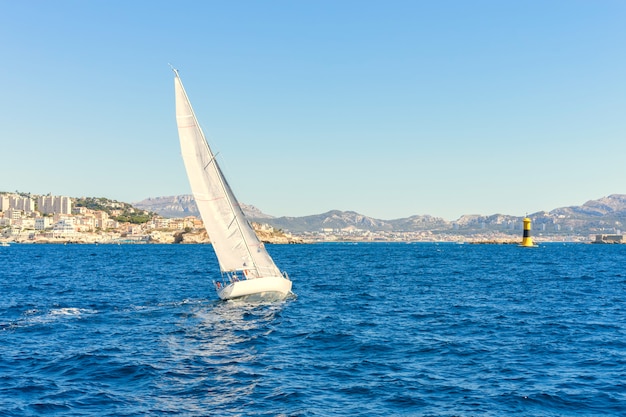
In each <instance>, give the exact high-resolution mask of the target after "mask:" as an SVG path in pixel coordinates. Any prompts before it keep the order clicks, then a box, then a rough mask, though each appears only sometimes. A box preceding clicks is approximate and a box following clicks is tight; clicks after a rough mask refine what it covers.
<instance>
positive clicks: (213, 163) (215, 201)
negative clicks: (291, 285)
mask: <svg viewBox="0 0 626 417" xmlns="http://www.w3.org/2000/svg"><path fill="white" fill-rule="evenodd" d="M174 73H175V74H176V77H175V78H174V86H175V92H176V122H177V124H178V134H179V138H180V146H181V152H182V156H183V161H184V162H185V168H186V170H187V176H188V177H189V183H190V184H191V191H192V192H193V195H194V198H195V200H196V204H197V205H198V210H199V211H200V216H201V217H202V222H203V223H204V227H205V228H206V230H207V233H208V235H209V238H210V239H211V243H212V244H213V249H214V250H215V254H216V255H217V259H218V261H219V264H220V269H221V271H222V272H233V271H244V273H245V276H246V277H247V278H248V279H253V278H260V277H264V276H281V273H280V270H279V269H278V267H276V265H275V264H274V261H273V260H272V258H271V257H270V256H269V254H268V253H267V251H266V250H265V247H264V246H263V243H262V242H261V241H260V240H259V238H258V237H257V235H256V233H255V232H254V230H253V229H252V226H250V223H248V221H247V219H246V218H245V216H244V214H243V211H242V210H241V206H240V205H239V203H238V202H237V199H236V198H235V196H234V194H233V192H232V190H231V189H230V186H229V185H228V182H226V179H225V178H224V176H223V175H222V171H221V169H220V167H219V165H218V164H217V160H216V159H215V155H214V154H213V152H212V151H211V148H210V147H209V144H208V143H207V141H206V138H205V136H204V133H203V132H202V129H201V128H200V125H199V124H198V120H197V119H196V115H195V114H194V111H193V109H192V107H191V103H190V102H189V98H188V97H187V93H186V92H185V88H184V87H183V83H182V81H181V80H180V77H179V75H178V71H176V70H174Z"/></svg>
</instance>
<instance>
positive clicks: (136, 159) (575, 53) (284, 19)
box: [0, 0, 626, 220]
mask: <svg viewBox="0 0 626 417" xmlns="http://www.w3.org/2000/svg"><path fill="white" fill-rule="evenodd" d="M0 10H1V13H0V39H1V42H0V60H1V61H0V62H2V65H1V67H0V92H1V94H0V191H20V192H31V193H33V194H47V193H51V194H53V195H64V196H71V197H81V196H91V197H107V198H110V199H114V200H119V201H124V202H129V203H132V202H137V201H141V200H143V199H145V198H149V197H159V196H172V195H181V194H189V193H190V187H189V184H188V181H187V177H186V173H185V169H184V165H183V162H182V159H181V155H180V149H179V142H178V133H177V129H176V120H175V116H174V82H173V78H174V75H173V72H172V71H171V69H170V67H169V65H168V64H171V65H173V66H174V67H175V68H177V69H178V70H179V72H180V76H181V78H182V80H183V83H184V84H185V88H186V89H187V93H188V95H189V98H190V100H191V102H192V105H193V106H194V110H195V112H196V115H197V117H198V119H199V121H200V123H201V125H202V127H203V129H204V132H205V134H206V136H207V137H208V140H209V141H210V143H211V147H212V149H213V150H214V151H215V152H216V153H218V160H219V162H220V164H221V165H222V168H223V171H224V172H225V175H226V177H227V179H228V181H229V183H230V185H231V187H232V188H233V190H234V192H235V194H236V196H237V197H238V199H239V200H240V201H241V202H242V203H246V204H251V205H254V206H256V207H257V208H259V209H260V210H262V211H263V212H264V213H267V214H270V215H273V216H306V215H313V214H320V213H323V212H326V211H329V210H334V209H337V210H352V211H356V212H359V213H361V214H364V215H366V216H371V217H375V218H379V219H386V220H391V219H397V218H404V217H409V216H412V215H426V214H428V215H432V216H436V217H442V218H444V219H446V220H455V219H457V218H458V217H460V216H461V215H464V214H483V215H489V214H495V213H501V214H510V215H520V216H521V215H525V214H526V213H534V212H537V211H540V210H547V211H548V210H552V209H554V208H557V207H563V206H571V205H580V204H583V203H584V202H586V201H588V200H592V199H597V198H601V197H603V196H607V195H610V194H626V161H625V156H626V25H625V24H624V22H625V21H626V2H624V1H622V0H613V1H612V0H584V1H582V0H553V1H547V2H546V1H535V0H529V1H501V0H493V1H487V0H475V1H465V0H458V1H454V0H441V1H418V0H411V1H396V0H385V1H382V0H381V1H367V0H358V1H351V0H341V1H334V0H333V1H327V0H315V1H313V0H311V1H275V0H267V1H256V0H255V1H188V0H182V1H160V0H150V1H148V0H145V1H142V0H137V1H118V0H109V1H95V0H94V1H82V0H81V1H68V0H55V1H47V0H45V1H44V0H40V1H34V0H23V1H8V0H0Z"/></svg>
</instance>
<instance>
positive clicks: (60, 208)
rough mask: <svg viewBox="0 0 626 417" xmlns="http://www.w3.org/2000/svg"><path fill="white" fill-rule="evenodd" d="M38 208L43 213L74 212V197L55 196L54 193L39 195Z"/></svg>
mask: <svg viewBox="0 0 626 417" xmlns="http://www.w3.org/2000/svg"><path fill="white" fill-rule="evenodd" d="M37 208H38V210H39V212H40V213H42V214H50V213H56V214H72V199H71V198H69V197H55V196H53V195H45V196H39V197H38V198H37Z"/></svg>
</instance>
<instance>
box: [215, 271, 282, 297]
mask: <svg viewBox="0 0 626 417" xmlns="http://www.w3.org/2000/svg"><path fill="white" fill-rule="evenodd" d="M290 293H291V281H290V280H288V279H286V278H285V277H282V276H277V277H263V278H255V279H248V280H243V281H237V282H233V283H231V284H228V285H227V286H225V287H224V288H221V289H219V290H217V296H218V297H220V298H221V299H222V300H232V299H234V298H244V297H245V298H259V299H260V300H264V299H271V300H282V299H284V298H285V297H287V296H288V295H289V294H290Z"/></svg>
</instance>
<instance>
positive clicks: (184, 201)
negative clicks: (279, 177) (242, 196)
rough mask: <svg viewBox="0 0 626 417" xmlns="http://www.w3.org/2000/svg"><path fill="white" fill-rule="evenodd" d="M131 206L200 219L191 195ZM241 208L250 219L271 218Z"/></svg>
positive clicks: (246, 206)
mask: <svg viewBox="0 0 626 417" xmlns="http://www.w3.org/2000/svg"><path fill="white" fill-rule="evenodd" d="M133 206H135V207H137V208H140V209H143V210H148V211H152V212H154V213H157V214H159V215H161V216H163V217H173V218H176V217H186V216H196V217H200V213H199V212H198V206H197V205H196V201H195V200H194V198H193V195H190V194H187V195H174V196H169V197H153V198H147V199H145V200H142V201H139V202H137V203H133ZM241 208H242V209H243V212H244V213H245V214H246V216H248V218H251V219H271V218H272V216H269V215H267V214H264V213H263V212H261V210H259V209H258V208H256V207H254V206H249V205H247V204H242V205H241Z"/></svg>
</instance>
